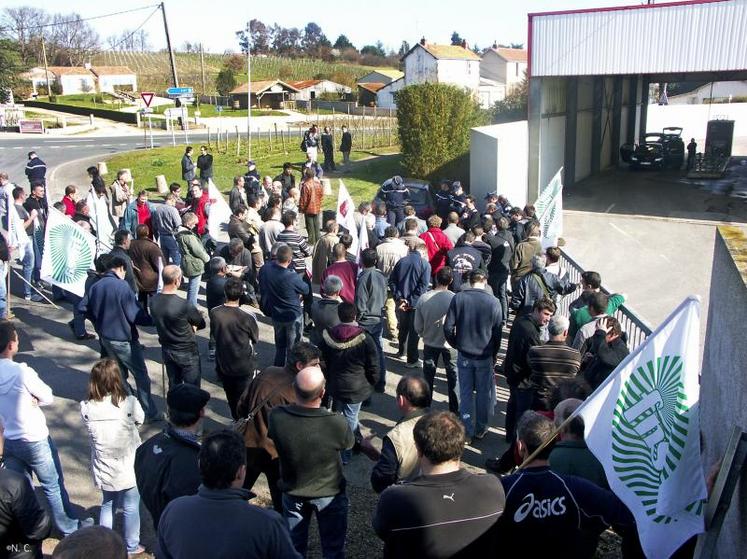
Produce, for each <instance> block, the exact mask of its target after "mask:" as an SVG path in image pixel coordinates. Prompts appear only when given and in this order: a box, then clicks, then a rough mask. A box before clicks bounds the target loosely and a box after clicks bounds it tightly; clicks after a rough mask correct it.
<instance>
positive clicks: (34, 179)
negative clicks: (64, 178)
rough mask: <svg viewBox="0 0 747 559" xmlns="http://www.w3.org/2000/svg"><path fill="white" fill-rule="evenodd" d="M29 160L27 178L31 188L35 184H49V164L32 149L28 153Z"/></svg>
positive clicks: (26, 170)
mask: <svg viewBox="0 0 747 559" xmlns="http://www.w3.org/2000/svg"><path fill="white" fill-rule="evenodd" d="M28 157H29V162H28V163H26V169H25V173H26V178H28V179H29V185H30V186H31V188H33V187H34V185H35V184H41V185H42V186H45V185H46V184H47V179H46V177H47V165H46V163H44V161H42V160H41V158H40V157H39V156H38V155H36V152H35V151H30V152H29V154H28Z"/></svg>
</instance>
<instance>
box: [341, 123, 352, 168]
mask: <svg viewBox="0 0 747 559" xmlns="http://www.w3.org/2000/svg"><path fill="white" fill-rule="evenodd" d="M352 149H353V137H352V136H351V135H350V132H349V131H348V127H347V126H345V125H344V124H343V125H342V139H341V140H340V153H342V164H343V165H349V164H350V151H351V150H352Z"/></svg>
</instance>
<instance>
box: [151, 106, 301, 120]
mask: <svg viewBox="0 0 747 559" xmlns="http://www.w3.org/2000/svg"><path fill="white" fill-rule="evenodd" d="M171 108H174V105H159V106H158V107H153V113H154V114H163V112H164V111H165V110H166V109H171ZM187 110H188V111H189V116H194V115H195V111H196V110H199V111H200V117H202V118H209V117H210V118H212V117H219V116H224V117H232V118H233V117H245V116H246V109H223V111H221V112H218V111H216V110H215V105H204V104H203V105H200V106H199V107H193V106H191V105H190V106H189V107H187ZM252 116H288V113H285V112H283V111H273V110H271V109H252Z"/></svg>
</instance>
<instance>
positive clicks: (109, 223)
mask: <svg viewBox="0 0 747 559" xmlns="http://www.w3.org/2000/svg"><path fill="white" fill-rule="evenodd" d="M86 205H87V206H88V211H89V215H90V217H91V227H93V229H94V231H96V240H97V242H98V245H99V246H98V249H99V250H98V252H100V253H102V252H109V251H110V250H111V249H112V248H114V229H115V227H114V222H113V220H112V217H111V214H110V213H109V201H108V199H107V197H106V196H97V195H96V192H95V191H94V190H93V188H92V189H91V190H89V191H88V196H87V197H86Z"/></svg>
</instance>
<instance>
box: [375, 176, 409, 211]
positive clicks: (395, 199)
mask: <svg viewBox="0 0 747 559" xmlns="http://www.w3.org/2000/svg"><path fill="white" fill-rule="evenodd" d="M380 194H381V197H382V198H383V199H384V203H385V204H386V207H387V209H388V210H390V209H392V208H404V207H405V206H406V205H407V204H409V203H410V191H409V190H407V187H406V186H405V185H404V184H400V185H397V184H394V181H393V180H388V181H386V182H385V183H384V184H383V185H381V191H380Z"/></svg>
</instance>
